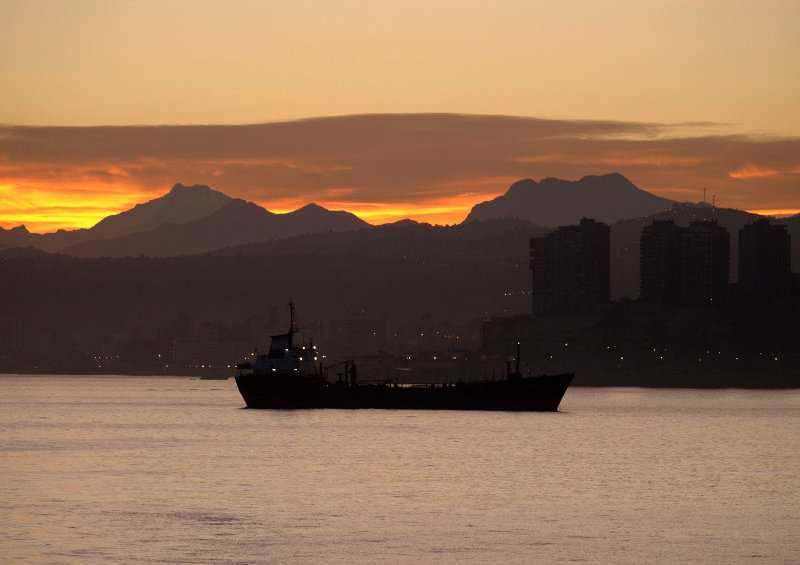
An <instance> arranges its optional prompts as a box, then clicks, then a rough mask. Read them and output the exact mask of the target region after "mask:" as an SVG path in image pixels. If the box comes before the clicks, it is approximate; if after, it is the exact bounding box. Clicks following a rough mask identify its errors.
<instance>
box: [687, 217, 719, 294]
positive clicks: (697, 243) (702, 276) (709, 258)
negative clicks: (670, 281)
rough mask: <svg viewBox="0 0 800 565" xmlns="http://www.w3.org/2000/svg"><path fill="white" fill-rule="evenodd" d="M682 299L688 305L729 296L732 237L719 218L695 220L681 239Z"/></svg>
mask: <svg viewBox="0 0 800 565" xmlns="http://www.w3.org/2000/svg"><path fill="white" fill-rule="evenodd" d="M681 243H682V244H681V254H682V260H681V299H682V302H684V303H686V304H710V303H720V302H724V301H725V300H726V299H727V297H728V275H729V270H730V245H731V238H730V234H729V233H728V230H726V229H725V228H723V227H722V226H720V225H719V224H718V223H717V222H716V221H715V220H703V221H697V222H691V223H690V224H689V227H688V228H686V230H685V231H684V232H683V237H682V242H681Z"/></svg>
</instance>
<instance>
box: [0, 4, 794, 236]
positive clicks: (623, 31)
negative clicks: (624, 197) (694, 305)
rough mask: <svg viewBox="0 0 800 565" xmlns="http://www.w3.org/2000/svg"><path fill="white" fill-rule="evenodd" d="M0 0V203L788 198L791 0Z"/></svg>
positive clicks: (31, 220) (467, 203)
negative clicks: (578, 193) (186, 192)
mask: <svg viewBox="0 0 800 565" xmlns="http://www.w3.org/2000/svg"><path fill="white" fill-rule="evenodd" d="M0 21H2V22H3V23H4V29H3V33H2V34H0V85H2V88H0V124H12V125H19V126H41V129H31V128H27V127H22V128H18V129H14V128H13V127H3V128H2V129H1V130H0V226H5V227H10V226H14V225H19V224H21V223H25V224H26V225H27V226H28V227H29V228H30V229H33V230H37V231H41V230H53V229H57V228H59V227H65V228H70V227H76V226H89V225H91V224H93V223H94V222H96V221H97V220H99V219H100V218H102V217H104V216H105V215H107V214H110V213H115V212H118V211H121V210H124V209H127V208H129V207H130V206H132V205H133V204H135V203H138V202H142V201H145V200H147V199H150V198H155V197H157V196H160V195H162V194H164V193H165V192H166V191H168V190H169V188H170V187H171V186H172V185H173V184H174V183H176V182H183V183H184V184H191V183H203V184H208V185H210V186H212V187H213V188H216V189H219V190H222V191H224V192H226V193H227V194H230V195H231V196H236V197H241V198H246V199H248V200H253V201H255V202H258V203H259V204H261V205H263V206H265V207H267V208H269V209H272V210H289V209H291V208H295V207H297V206H301V205H303V204H305V203H307V202H308V201H311V200H313V201H316V202H317V203H319V204H321V205H324V206H326V207H331V208H346V209H348V210H352V211H354V212H356V213H359V214H360V215H361V216H362V217H364V218H365V219H367V220H368V221H371V222H376V223H378V222H383V221H390V220H394V219H397V218H400V217H404V216H409V217H412V218H415V219H419V220H425V221H429V222H434V223H453V222H458V221H461V220H462V219H463V217H464V216H465V215H466V213H467V212H468V210H469V208H470V207H471V206H472V205H473V204H475V203H477V202H479V201H481V200H484V199H487V198H490V197H493V196H496V195H498V194H501V193H503V192H504V191H505V190H506V189H507V188H508V185H509V184H510V183H511V182H513V181H514V180H517V179H518V178H524V177H533V178H537V179H539V178H541V177H544V176H559V177H563V178H571V179H576V178H580V177H581V176H583V175H585V174H599V173H605V172H610V171H619V172H621V173H622V174H625V175H626V176H628V177H629V178H631V180H633V182H634V183H636V184H637V185H639V186H641V187H642V188H645V189H647V190H651V191H653V192H656V193H658V194H661V195H664V196H668V197H672V198H676V199H690V200H699V199H700V198H701V196H700V195H701V194H702V188H706V189H707V192H708V193H709V194H716V195H717V201H718V203H720V204H724V205H729V206H735V207H739V208H745V209H750V210H796V209H800V202H798V199H797V193H798V186H797V170H798V169H800V163H798V162H797V157H796V155H797V154H798V151H797V139H798V138H800V112H798V111H797V101H798V100H800V40H798V33H797V22H798V21H800V3H799V2H797V1H795V0H769V1H767V2H752V1H751V0H692V1H689V0H649V1H647V2H630V1H627V0H597V1H591V2H588V1H584V0H540V1H537V2H530V1H529V0H503V1H500V2H497V1H493V2H489V1H488V0H428V1H426V2H365V1H362V0H337V1H333V0H296V1H294V2H250V1H247V0H232V1H231V2H218V1H216V0H194V1H193V2H183V1H181V0H139V1H137V2H106V1H101V0H73V1H70V2H62V1H60V0H41V1H37V2H30V1H28V0H5V1H4V2H2V3H0ZM745 39H746V40H745ZM440 112H448V113H456V114H458V115H459V117H458V118H457V119H456V118H453V117H452V116H451V118H449V119H445V120H443V119H440V117H441V116H440V117H438V118H437V116H439V115H438V114H436V115H434V114H432V113H440ZM366 113H369V114H386V113H389V114H392V115H393V116H395V118H392V120H394V121H391V120H390V123H387V122H386V121H385V120H384V121H382V120H380V119H368V118H366V117H364V116H363V115H364V114H366ZM396 114H403V115H405V116H406V117H405V118H403V119H402V120H401V119H400V118H397V117H396ZM419 114H426V115H427V117H426V118H424V119H423V118H421V117H419ZM501 115H505V116H539V117H542V118H558V119H556V120H551V121H542V120H539V121H537V120H530V119H524V118H519V119H516V118H515V119H511V118H501V117H499V116H501ZM315 116H351V117H345V118H332V119H328V120H319V119H311V120H305V118H309V117H315ZM353 116H355V117H353ZM464 116H473V117H472V118H466V117H464ZM486 116H493V118H491V119H490V118H487V117H486ZM587 120H588V121H587ZM401 122H402V123H401ZM490 122H491V123H490ZM108 124H113V125H114V126H115V127H98V128H94V129H92V126H105V125H108ZM133 124H185V125H187V126H188V125H192V124H194V125H197V127H196V128H191V127H185V128H181V127H176V126H163V127H160V126H154V127H138V128H137V127H124V126H129V125H133ZM201 124H221V125H220V126H219V127H217V128H213V127H207V126H201ZM224 124H263V125H259V126H228V125H224ZM53 126H72V127H63V128H60V129H59V128H57V127H53ZM73 128H74V129H73Z"/></svg>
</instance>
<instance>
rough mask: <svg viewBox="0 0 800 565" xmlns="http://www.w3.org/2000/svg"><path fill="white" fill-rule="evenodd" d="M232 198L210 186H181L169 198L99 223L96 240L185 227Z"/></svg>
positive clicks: (168, 194)
mask: <svg viewBox="0 0 800 565" xmlns="http://www.w3.org/2000/svg"><path fill="white" fill-rule="evenodd" d="M230 201H231V197H230V196H227V195H225V194H223V193H221V192H219V191H217V190H212V189H211V188H209V187H208V186H205V185H202V184H195V185H192V186H186V185H183V184H181V183H177V184H176V185H175V186H173V187H172V190H170V191H169V192H168V193H167V194H165V195H164V196H161V197H159V198H155V199H153V200H150V201H148V202H144V203H142V204H137V205H136V206H134V207H133V208H132V209H130V210H127V211H125V212H121V213H119V214H115V215H113V216H108V217H107V218H104V219H103V220H101V221H100V222H98V223H97V224H96V225H95V226H94V227H93V228H92V231H93V232H94V235H96V237H94V238H93V239H109V238H113V237H121V236H124V235H127V234H130V233H135V232H142V231H150V230H154V229H156V228H158V227H159V226H162V225H164V224H185V223H187V222H192V221H195V220H199V219H200V218H204V217H206V216H208V215H210V214H213V213H214V212H216V211H217V210H219V209H220V208H222V206H224V205H225V204H227V203H228V202H230Z"/></svg>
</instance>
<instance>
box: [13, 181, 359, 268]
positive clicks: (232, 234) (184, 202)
mask: <svg viewBox="0 0 800 565" xmlns="http://www.w3.org/2000/svg"><path fill="white" fill-rule="evenodd" d="M367 226H369V224H368V223H366V222H364V221H363V220H361V219H359V218H357V217H356V216H354V215H353V214H350V213H349V212H343V211H329V210H326V209H324V208H322V207H321V206H317V205H316V204H309V205H307V206H304V207H303V208H300V209H299V210H295V211H294V212H290V213H288V214H273V213H272V212H269V211H267V210H264V209H263V208H261V207H260V206H258V205H256V204H253V203H252V202H245V201H244V200H240V199H236V200H234V199H232V198H230V197H229V196H226V195H225V194H223V193H221V192H219V191H216V190H212V189H211V188H209V187H207V186H204V185H194V186H184V185H182V184H176V185H175V186H174V187H173V188H172V190H170V192H169V193H167V194H166V195H164V196H162V197H160V198H156V199H154V200H150V201H149V202H145V203H144V204H137V205H136V206H135V207H134V208H132V209H130V210H127V211H125V212H121V213H119V214H115V215H113V216H109V217H107V218H104V219H103V220H101V221H100V222H98V223H97V224H96V225H95V226H93V227H92V228H89V229H79V230H70V231H67V230H59V231H58V232H55V233H47V234H36V233H30V232H29V231H28V230H27V229H26V228H25V226H18V227H16V228H12V229H10V230H6V229H3V228H0V249H4V248H13V247H26V246H33V247H36V248H37V249H42V250H44V251H48V252H51V253H55V252H59V253H67V254H74V255H76V256H81V257H99V256H108V257H122V256H127V255H149V256H154V257H155V256H167V255H181V254H191V253H206V252H208V251H212V250H215V249H221V248H223V247H228V246H232V245H242V244H245V243H251V242H259V241H266V240H270V239H276V238H283V237H292V236H294V235H298V234H303V233H318V232H326V231H346V230H352V229H360V228H363V227H367Z"/></svg>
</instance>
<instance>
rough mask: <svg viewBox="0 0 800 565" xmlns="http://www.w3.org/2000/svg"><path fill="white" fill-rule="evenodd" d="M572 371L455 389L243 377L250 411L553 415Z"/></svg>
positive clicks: (238, 380)
mask: <svg viewBox="0 0 800 565" xmlns="http://www.w3.org/2000/svg"><path fill="white" fill-rule="evenodd" d="M572 377H573V374H572V373H564V374H560V375H541V376H537V377H526V378H519V379H509V380H503V381H490V382H470V383H458V384H453V385H426V386H403V385H397V386H395V385H391V384H358V385H357V386H348V385H346V384H334V383H327V382H325V381H321V380H319V379H314V378H304V377H298V376H297V374H296V373H295V374H286V375H281V374H278V375H269V376H264V375H239V376H237V377H236V386H237V387H238V388H239V392H240V393H241V395H242V398H243V399H244V401H245V403H246V404H247V407H248V408H266V409H304V408H344V409H357V408H379V409H390V410H400V409H405V410H506V411H537V412H553V411H556V410H558V406H559V404H560V403H561V399H562V398H563V396H564V393H565V392H566V391H567V387H569V385H570V382H572Z"/></svg>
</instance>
